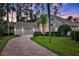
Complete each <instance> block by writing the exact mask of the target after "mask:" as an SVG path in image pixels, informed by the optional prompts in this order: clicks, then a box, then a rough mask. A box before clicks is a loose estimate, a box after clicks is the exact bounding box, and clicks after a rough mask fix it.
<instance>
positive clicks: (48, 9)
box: [47, 3, 51, 42]
mask: <svg viewBox="0 0 79 59" xmlns="http://www.w3.org/2000/svg"><path fill="white" fill-rule="evenodd" d="M47 11H48V19H49V42H51V38H50V37H51V31H50V3H47Z"/></svg>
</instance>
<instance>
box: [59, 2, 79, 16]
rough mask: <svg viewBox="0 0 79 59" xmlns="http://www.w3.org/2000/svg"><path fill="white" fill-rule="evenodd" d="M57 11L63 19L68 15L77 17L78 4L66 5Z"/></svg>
mask: <svg viewBox="0 0 79 59" xmlns="http://www.w3.org/2000/svg"><path fill="white" fill-rule="evenodd" d="M59 11H60V13H61V14H60V15H61V16H63V17H68V16H69V15H71V16H73V17H79V3H66V4H64V5H63V6H62V8H60V10H59Z"/></svg>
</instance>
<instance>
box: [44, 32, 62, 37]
mask: <svg viewBox="0 0 79 59" xmlns="http://www.w3.org/2000/svg"><path fill="white" fill-rule="evenodd" d="M45 36H49V32H46V33H45ZM51 36H61V34H60V32H51Z"/></svg>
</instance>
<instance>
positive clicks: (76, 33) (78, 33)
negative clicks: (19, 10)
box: [71, 31, 79, 41]
mask: <svg viewBox="0 0 79 59" xmlns="http://www.w3.org/2000/svg"><path fill="white" fill-rule="evenodd" d="M71 37H72V39H73V40H76V41H79V31H72V32H71Z"/></svg>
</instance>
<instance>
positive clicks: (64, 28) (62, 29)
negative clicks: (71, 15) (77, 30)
mask: <svg viewBox="0 0 79 59" xmlns="http://www.w3.org/2000/svg"><path fill="white" fill-rule="evenodd" d="M69 31H71V28H70V26H68V25H61V26H60V27H59V28H58V32H60V33H61V36H67V33H68V32H69Z"/></svg>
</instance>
